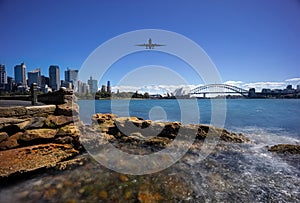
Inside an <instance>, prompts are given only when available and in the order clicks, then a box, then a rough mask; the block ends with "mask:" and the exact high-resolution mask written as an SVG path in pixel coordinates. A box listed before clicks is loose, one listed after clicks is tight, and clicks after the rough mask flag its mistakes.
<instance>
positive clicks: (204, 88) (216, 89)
mask: <svg viewBox="0 0 300 203" xmlns="http://www.w3.org/2000/svg"><path fill="white" fill-rule="evenodd" d="M233 93H237V94H241V95H242V96H244V97H248V93H249V91H248V90H245V89H243V88H240V87H236V86H233V85H227V84H208V85H201V86H199V87H196V88H194V89H192V90H191V91H190V93H189V94H190V95H197V94H203V95H204V97H205V95H206V94H233Z"/></svg>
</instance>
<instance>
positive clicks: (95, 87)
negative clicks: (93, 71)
mask: <svg viewBox="0 0 300 203" xmlns="http://www.w3.org/2000/svg"><path fill="white" fill-rule="evenodd" d="M88 85H89V89H90V93H92V94H94V93H96V92H97V91H98V81H97V80H93V78H92V76H91V77H90V79H89V80H88Z"/></svg>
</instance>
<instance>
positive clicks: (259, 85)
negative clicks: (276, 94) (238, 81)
mask: <svg viewBox="0 0 300 203" xmlns="http://www.w3.org/2000/svg"><path fill="white" fill-rule="evenodd" d="M243 87H244V88H245V89H250V88H255V89H256V91H261V90H262V89H264V88H265V89H284V88H285V87H286V83H285V82H254V83H245V84H243Z"/></svg>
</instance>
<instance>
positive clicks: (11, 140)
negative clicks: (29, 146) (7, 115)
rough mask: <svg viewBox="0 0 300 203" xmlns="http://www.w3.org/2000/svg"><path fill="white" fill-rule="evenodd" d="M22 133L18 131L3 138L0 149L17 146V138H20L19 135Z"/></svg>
mask: <svg viewBox="0 0 300 203" xmlns="http://www.w3.org/2000/svg"><path fill="white" fill-rule="evenodd" d="M22 135H23V133H22V132H18V133H16V134H14V135H12V136H10V137H8V138H7V139H5V140H3V141H2V142H1V143H0V150H6V149H12V148H16V147H19V146H20V144H19V143H18V140H19V139H20V137H21V136H22Z"/></svg>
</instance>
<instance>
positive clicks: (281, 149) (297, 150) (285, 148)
mask: <svg viewBox="0 0 300 203" xmlns="http://www.w3.org/2000/svg"><path fill="white" fill-rule="evenodd" d="M268 150H269V151H270V152H276V153H290V154H300V145H299V144H298V145H293V144H278V145H274V146H272V147H269V148H268Z"/></svg>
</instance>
